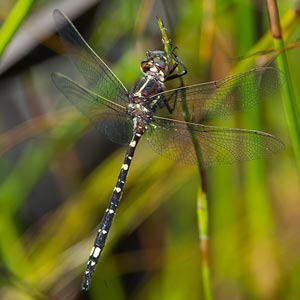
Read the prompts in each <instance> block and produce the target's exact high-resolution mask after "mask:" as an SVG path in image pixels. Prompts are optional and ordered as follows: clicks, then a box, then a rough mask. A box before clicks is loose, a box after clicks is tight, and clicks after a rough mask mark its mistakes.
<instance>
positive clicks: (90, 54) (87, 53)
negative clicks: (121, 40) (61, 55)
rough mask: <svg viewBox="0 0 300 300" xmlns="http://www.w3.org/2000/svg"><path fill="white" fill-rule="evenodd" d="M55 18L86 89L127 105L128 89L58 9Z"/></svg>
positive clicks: (66, 48) (62, 38)
mask: <svg viewBox="0 0 300 300" xmlns="http://www.w3.org/2000/svg"><path fill="white" fill-rule="evenodd" d="M53 18H54V21H55V23H56V26H57V30H58V32H59V35H60V37H61V40H62V42H63V45H64V48H65V50H66V52H67V54H68V56H69V57H70V58H71V60H72V62H73V63H74V65H75V66H76V68H77V69H78V70H79V72H80V73H81V74H82V76H83V77H84V79H85V81H86V84H87V86H86V88H87V89H91V90H92V91H93V92H95V93H96V94H99V95H101V96H103V97H104V98H106V99H110V100H111V101H114V102H116V103H118V104H121V105H126V104H127V103H128V92H127V90H126V88H125V87H124V85H123V84H122V82H121V81H120V80H119V79H118V78H117V76H116V75H115V74H114V73H113V72H112V71H111V70H110V68H109V67H108V66H107V65H106V64H105V63H104V61H103V60H102V59H101V58H100V57H98V55H97V54H96V53H95V52H94V51H93V50H92V49H91V47H90V46H89V45H88V44H87V43H86V41H85V40H84V39H83V38H82V36H81V35H80V33H79V32H78V31H77V29H76V28H75V27H74V25H73V24H72V22H71V21H70V20H69V19H68V18H67V17H66V16H65V15H64V14H63V13H62V12H60V11H59V10H57V9H56V10H54V12H53Z"/></svg>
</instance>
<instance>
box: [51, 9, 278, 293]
mask: <svg viewBox="0 0 300 300" xmlns="http://www.w3.org/2000/svg"><path fill="white" fill-rule="evenodd" d="M53 16H54V20H55V23H56V26H57V30H58V33H59V35H60V38H61V41H62V43H63V45H64V48H65V51H66V53H67V55H68V56H69V57H70V59H71V61H72V62H73V64H74V65H75V67H76V68H77V70H78V71H79V73H81V75H82V77H83V80H84V82H83V83H82V84H81V83H79V82H76V81H74V80H72V79H70V78H69V77H67V76H65V75H63V74H61V73H52V81H53V82H54V85H55V86H56V87H57V89H58V90H59V91H61V92H62V93H63V94H64V96H65V97H66V98H67V99H68V100H69V101H70V102H71V103H72V104H73V105H74V106H75V107H76V108H77V109H78V110H79V111H81V112H82V113H83V114H84V115H86V116H87V117H88V118H89V119H90V120H91V122H92V123H93V124H94V125H95V126H96V127H97V128H99V129H100V130H101V131H102V132H103V133H104V134H105V135H106V136H107V137H108V138H109V139H110V140H112V141H113V142H117V143H120V144H127V150H126V153H125V157H124V161H123V163H122V166H121V169H120V173H119V175H118V178H117V182H116V185H115V187H114V189H113V192H112V195H111V198H110V199H109V202H108V206H107V209H106V210H105V213H104V215H103V218H102V220H101V223H100V225H99V229H98V232H97V235H96V238H95V241H94V244H93V247H92V250H91V253H90V255H89V259H88V262H87V265H86V269H85V272H84V278H83V282H82V290H84V291H87V290H88V289H89V288H90V285H91V280H92V277H93V274H94V272H95V268H96V265H97V263H98V261H99V258H100V255H101V254H102V252H103V248H104V246H105V243H106V239H107V236H108V233H109V230H110V228H111V225H112V222H113V219H114V216H115V214H116V211H117V208H118V206H119V203H120V200H121V198H122V193H123V189H124V185H125V181H126V177H127V175H128V171H129V168H130V164H131V162H132V159H133V157H134V153H135V149H136V147H137V145H138V143H139V141H140V139H141V137H142V136H145V137H146V139H147V140H148V141H149V144H150V146H151V147H152V148H153V149H154V150H155V151H156V152H158V153H159V154H162V155H165V156H167V157H169V158H172V159H174V160H177V161H180V162H183V163H197V161H199V160H200V163H201V165H202V166H203V167H207V166H211V165H217V164H225V163H233V162H236V161H245V160H252V159H257V158H262V157H266V156H269V155H272V154H275V153H277V152H279V151H281V150H282V149H283V146H284V145H283V143H282V141H281V140H280V139H278V138H277V137H275V136H273V135H271V134H268V133H264V132H261V131H256V130H246V129H237V128H222V127H215V126H208V125H203V124H200V122H202V123H203V121H206V120H210V119H212V118H214V117H220V116H226V115H229V114H231V113H232V112H235V111H242V110H245V109H247V108H250V107H252V106H253V105H255V104H257V103H259V102H260V101H261V99H262V98H264V97H267V96H268V97H269V96H271V95H273V94H274V93H275V91H276V90H278V89H279V88H280V86H281V84H282V83H283V81H284V80H283V77H282V73H281V72H280V71H279V70H278V69H276V68H272V67H257V68H254V69H251V70H249V71H247V72H244V73H239V74H237V75H233V76H231V77H228V78H226V79H223V80H219V81H212V82H207V83H200V84H195V85H190V86H180V87H178V88H175V89H171V90H165V87H164V86H165V82H167V81H169V80H172V79H176V78H181V77H182V76H184V75H185V74H186V73H187V69H186V67H185V65H184V63H183V62H182V61H181V60H180V59H179V57H178V56H176V54H175V53H174V51H171V54H170V55H169V56H168V55H167V54H166V52H165V51H161V50H151V51H147V52H146V57H145V59H143V60H142V61H141V64H140V68H141V71H142V73H143V77H142V79H141V80H140V81H139V82H138V83H137V84H136V85H135V86H134V88H133V89H132V90H131V91H128V90H127V89H126V87H125V86H124V85H123V84H122V82H121V81H120V80H119V79H118V77H117V76H116V75H115V74H114V73H113V72H112V70H111V69H110V68H109V67H108V66H107V65H106V64H105V62H104V61H103V60H102V59H101V58H100V57H99V56H98V55H97V54H96V53H95V52H94V51H93V50H92V48H91V47H90V46H89V45H88V44H87V42H86V41H85V40H84V39H83V38H82V36H81V35H80V33H79V32H78V31H77V29H76V28H75V26H74V25H73V24H72V22H71V21H70V20H69V19H68V18H67V17H66V16H65V15H64V14H63V13H62V12H60V11H59V10H55V11H54V12H53ZM184 103H185V104H186V105H187V107H188V109H189V112H190V120H186V117H185V113H184V108H183V107H184V105H183V104H184ZM192 135H193V137H194V139H192V138H191V136H192ZM195 140H196V142H197V143H198V145H199V148H200V152H201V155H200V158H199V156H197V155H196V152H195V150H194V149H195V148H194V147H193V145H194V142H195Z"/></svg>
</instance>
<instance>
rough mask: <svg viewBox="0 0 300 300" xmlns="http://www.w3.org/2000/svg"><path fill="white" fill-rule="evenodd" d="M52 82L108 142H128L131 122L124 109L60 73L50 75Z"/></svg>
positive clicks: (131, 126)
mask: <svg viewBox="0 0 300 300" xmlns="http://www.w3.org/2000/svg"><path fill="white" fill-rule="evenodd" d="M52 80H53V82H54V84H55V86H56V87H57V89H58V90H60V91H61V92H62V93H63V94H64V96H65V97H66V98H67V99H68V100H69V101H70V102H71V103H72V104H73V105H74V106H75V107H76V108H77V109H78V110H79V111H81V112H82V113H83V114H84V115H85V116H86V117H88V118H89V119H90V120H91V121H92V123H94V125H95V126H96V127H97V128H99V129H100V130H101V131H102V132H103V133H104V134H105V135H106V136H107V137H108V138H109V139H110V140H112V141H113V142H116V143H120V144H124V143H126V142H128V140H130V136H131V134H132V128H133V125H132V121H131V120H130V119H129V118H128V115H127V113H126V108H125V107H123V106H121V105H120V104H117V103H114V102H112V101H110V100H108V99H105V98H103V97H101V96H99V95H97V94H95V93H93V92H91V91H89V90H87V89H86V88H84V87H83V86H81V85H79V84H78V83H77V82H75V81H73V80H72V79H70V78H68V77H67V76H65V75H63V74H60V73H52Z"/></svg>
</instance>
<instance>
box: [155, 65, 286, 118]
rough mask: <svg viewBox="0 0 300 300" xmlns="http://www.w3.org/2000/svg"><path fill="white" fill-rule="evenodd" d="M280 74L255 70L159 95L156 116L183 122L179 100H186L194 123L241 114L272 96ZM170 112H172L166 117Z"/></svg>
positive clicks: (261, 69) (267, 68)
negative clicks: (159, 103) (159, 102)
mask: <svg viewBox="0 0 300 300" xmlns="http://www.w3.org/2000/svg"><path fill="white" fill-rule="evenodd" d="M284 81H285V78H284V75H283V73H282V72H281V71H279V70H278V69H276V68H271V67H259V68H254V69H251V70H249V71H247V72H244V73H239V74H237V75H234V76H231V77H228V78H226V79H223V80H219V81H212V82H207V83H202V84H196V85H191V86H186V87H181V88H177V89H173V90H168V91H165V92H162V93H159V94H157V95H155V96H154V97H153V99H155V98H157V97H160V99H161V100H160V101H161V103H162V104H163V103H164V105H163V106H162V107H161V109H158V110H157V115H159V116H162V117H168V118H172V119H177V120H184V119H183V109H182V99H186V103H187V105H188V108H189V112H190V114H191V115H192V118H193V119H192V120H193V122H194V123H200V122H201V121H203V120H208V119H211V118H215V117H219V116H226V115H229V114H231V113H232V112H235V111H244V110H246V109H248V108H250V107H252V106H254V105H256V104H257V103H258V102H260V101H261V100H262V99H263V98H265V97H267V96H271V95H273V94H274V93H275V92H276V91H277V90H278V89H279V88H280V87H281V85H282V84H283V83H284ZM170 110H173V112H172V113H171V114H170Z"/></svg>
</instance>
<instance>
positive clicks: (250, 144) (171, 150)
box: [148, 117, 284, 167]
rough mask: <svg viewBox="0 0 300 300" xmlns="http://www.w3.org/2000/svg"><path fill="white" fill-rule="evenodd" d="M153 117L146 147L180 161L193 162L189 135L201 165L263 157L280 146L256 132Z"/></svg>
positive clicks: (274, 138) (278, 143) (194, 158)
mask: <svg viewBox="0 0 300 300" xmlns="http://www.w3.org/2000/svg"><path fill="white" fill-rule="evenodd" d="M154 119H155V121H154V122H153V123H152V126H149V129H148V141H149V144H150V146H151V147H152V148H153V150H154V151H155V152H157V153H159V154H161V155H164V156H166V157H168V158H171V159H174V160H176V161H179V162H182V163H187V164H194V163H196V162H197V156H196V152H195V146H194V143H193V138H192V135H193V137H194V141H195V142H196V143H197V145H198V147H199V150H200V151H199V155H198V157H199V159H200V161H201V165H202V166H203V167H207V166H212V165H218V164H227V163H233V162H237V161H246V160H253V159H258V158H263V157H267V156H270V155H272V154H275V153H277V152H279V151H281V150H282V149H283V148H284V144H283V143H282V141H281V140H279V139H278V138H276V137H275V136H273V135H270V134H267V133H264V132H260V131H255V130H243V129H235V128H233V129H230V128H222V127H214V126H204V125H200V124H193V123H185V122H179V121H175V120H174V121H172V120H168V119H164V118H159V117H155V118H154Z"/></svg>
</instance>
